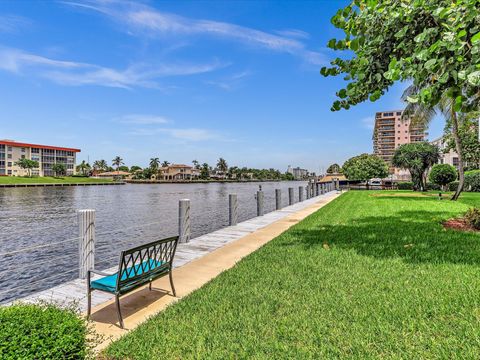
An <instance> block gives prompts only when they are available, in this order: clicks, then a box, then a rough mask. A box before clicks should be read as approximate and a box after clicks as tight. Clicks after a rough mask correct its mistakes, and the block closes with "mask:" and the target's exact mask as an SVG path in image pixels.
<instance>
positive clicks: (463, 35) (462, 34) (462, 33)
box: [457, 29, 467, 39]
mask: <svg viewBox="0 0 480 360" xmlns="http://www.w3.org/2000/svg"><path fill="white" fill-rule="evenodd" d="M465 36H467V30H465V29H463V30H460V32H459V33H458V34H457V37H458V38H459V39H461V38H463V37H465Z"/></svg>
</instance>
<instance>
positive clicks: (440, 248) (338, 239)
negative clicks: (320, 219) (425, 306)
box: [284, 210, 480, 265]
mask: <svg viewBox="0 0 480 360" xmlns="http://www.w3.org/2000/svg"><path fill="white" fill-rule="evenodd" d="M448 217H451V212H447V211H445V212H443V211H437V212H432V211H421V210H420V211H401V212H398V213H397V214H396V215H395V216H372V217H366V218H360V219H352V220H351V222H350V223H348V224H336V225H329V224H317V225H314V226H313V227H312V228H310V229H305V228H301V227H297V228H294V229H292V235H293V240H291V241H292V244H291V245H294V244H298V242H301V243H302V244H303V245H304V246H306V247H308V248H316V247H323V246H324V244H328V247H329V248H331V249H333V248H337V249H346V250H354V251H356V252H357V253H358V254H360V255H364V256H370V257H374V258H379V259H388V258H392V259H393V258H402V259H403V260H404V261H406V262H409V263H432V264H439V263H452V264H467V265H480V234H475V233H469V232H460V231H454V230H445V229H444V228H443V226H442V224H441V222H442V221H443V220H445V219H446V218H448ZM284 245H287V244H284ZM288 245H290V244H288Z"/></svg>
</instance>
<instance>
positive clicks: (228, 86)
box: [207, 70, 252, 91]
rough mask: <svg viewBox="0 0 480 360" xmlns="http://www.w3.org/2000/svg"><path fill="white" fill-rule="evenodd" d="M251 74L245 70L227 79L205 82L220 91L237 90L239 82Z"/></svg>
mask: <svg viewBox="0 0 480 360" xmlns="http://www.w3.org/2000/svg"><path fill="white" fill-rule="evenodd" d="M251 74H252V73H251V72H250V71H248V70H245V71H242V72H239V73H235V74H232V75H230V76H227V77H223V78H221V79H219V80H210V81H207V84H210V85H214V86H217V87H219V88H220V89H223V90H227V91H230V90H233V89H235V88H237V87H238V86H239V85H240V84H241V82H242V81H243V80H244V79H245V78H246V77H248V76H250V75H251Z"/></svg>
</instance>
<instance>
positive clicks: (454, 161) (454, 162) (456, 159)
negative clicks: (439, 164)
mask: <svg viewBox="0 0 480 360" xmlns="http://www.w3.org/2000/svg"><path fill="white" fill-rule="evenodd" d="M452 163H453V166H458V157H454V158H452Z"/></svg>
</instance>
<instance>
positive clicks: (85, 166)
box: [76, 160, 92, 176]
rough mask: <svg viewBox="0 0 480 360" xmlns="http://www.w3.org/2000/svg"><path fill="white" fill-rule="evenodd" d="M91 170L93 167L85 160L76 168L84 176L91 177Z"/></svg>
mask: <svg viewBox="0 0 480 360" xmlns="http://www.w3.org/2000/svg"><path fill="white" fill-rule="evenodd" d="M91 170H92V167H91V166H90V164H89V163H87V162H86V161H85V160H83V161H82V162H81V163H80V164H79V165H77V168H76V171H77V172H78V173H80V174H82V175H84V176H87V175H89V174H90V171H91Z"/></svg>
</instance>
